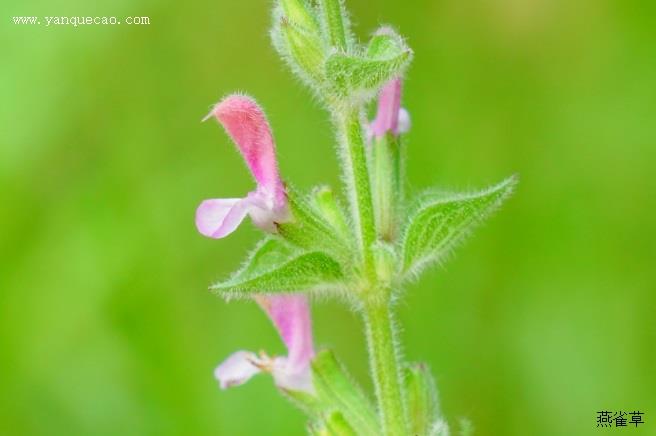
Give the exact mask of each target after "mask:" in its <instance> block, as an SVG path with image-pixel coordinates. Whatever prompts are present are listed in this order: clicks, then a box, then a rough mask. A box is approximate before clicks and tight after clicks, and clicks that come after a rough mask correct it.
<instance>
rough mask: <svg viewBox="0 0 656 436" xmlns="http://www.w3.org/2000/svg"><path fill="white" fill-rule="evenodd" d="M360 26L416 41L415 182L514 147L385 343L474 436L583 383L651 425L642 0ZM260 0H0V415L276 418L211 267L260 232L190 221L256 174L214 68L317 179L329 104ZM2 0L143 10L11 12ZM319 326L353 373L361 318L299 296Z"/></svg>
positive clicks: (580, 431)
mask: <svg viewBox="0 0 656 436" xmlns="http://www.w3.org/2000/svg"><path fill="white" fill-rule="evenodd" d="M347 3H348V5H349V7H350V8H351V11H352V14H353V17H354V21H355V23H356V26H357V27H356V32H357V34H358V35H359V36H361V37H362V38H364V37H366V36H367V35H368V34H369V33H370V32H372V31H373V30H374V29H375V28H376V26H377V25H378V24H381V23H393V24H394V25H396V26H397V27H398V28H399V29H400V31H401V32H402V33H403V34H404V35H406V36H407V37H408V40H409V43H410V45H411V46H412V47H413V48H414V50H415V53H416V59H415V62H414V64H413V66H412V68H411V70H410V71H409V74H408V78H407V86H406V92H405V96H404V105H405V106H406V107H407V108H408V109H409V111H410V113H411V116H412V121H413V127H412V131H411V133H410V134H409V136H408V142H407V146H408V155H409V160H408V165H409V168H408V173H409V179H410V183H411V186H412V190H413V191H415V192H418V191H420V190H421V189H423V188H425V187H429V186H435V185H437V186H443V187H449V188H454V189H455V188H464V189H471V188H476V187H484V186H486V185H488V184H491V183H493V182H495V181H498V180H501V179H502V178H504V177H505V176H507V175H509V174H512V173H518V174H520V176H521V184H520V186H519V189H518V190H517V192H516V195H515V196H514V197H513V198H512V199H511V200H510V201H509V202H508V203H507V205H506V206H505V207H504V208H503V209H502V210H501V211H500V212H499V213H498V214H497V215H496V216H494V217H493V219H492V220H491V221H490V222H489V223H488V224H487V225H486V226H484V227H483V228H482V229H480V230H479V231H478V233H477V234H476V236H475V237H474V238H472V239H471V240H470V241H469V242H468V243H467V244H466V245H464V246H463V247H461V248H460V250H459V251H458V253H457V254H456V255H455V256H454V257H453V258H452V259H450V261H449V262H448V263H447V264H446V265H445V266H444V267H443V268H440V269H436V270H434V271H433V272H431V273H429V274H427V275H426V276H425V277H423V278H422V280H420V281H419V282H417V283H416V284H413V285H412V286H410V287H409V289H408V290H407V300H406V301H405V302H404V303H403V304H402V305H401V307H400V308H399V311H400V313H399V318H400V322H401V323H402V325H403V334H402V336H403V341H404V343H405V349H404V352H405V355H406V356H407V358H408V359H410V360H424V361H426V362H428V363H429V364H430V366H431V368H432V369H433V371H434V373H435V375H436V377H437V380H438V383H439V387H440V391H441V396H442V407H443V409H444V413H445V414H446V416H447V418H449V419H450V420H451V421H452V422H454V423H455V422H457V420H458V419H459V418H460V417H467V418H469V419H470V420H471V421H472V422H473V424H474V425H475V427H476V429H477V434H478V435H527V434H530V435H536V436H540V435H545V436H551V435H595V434H598V433H599V432H600V431H602V430H601V429H597V428H596V427H595V426H596V416H597V411H599V410H611V411H615V410H627V411H629V410H630V411H632V410H640V411H643V412H645V421H646V423H645V424H644V425H643V426H642V427H641V428H638V429H635V428H625V429H612V430H605V431H617V432H620V433H622V434H625V433H626V434H635V435H638V434H652V435H653V434H656V398H655V397H656V350H655V349H654V345H655V344H656V323H655V321H654V314H655V313H656V312H655V310H656V297H655V296H654V291H655V290H656V268H655V267H654V261H655V260H656V202H655V192H656V182H655V180H656V178H654V177H653V175H654V169H655V164H656V151H655V150H656V148H655V145H656V123H655V115H656V56H654V47H655V44H656V30H655V29H656V26H654V21H653V19H654V17H655V16H656V8H655V7H654V2H647V1H645V2H637V1H632V0H627V1H612V0H579V1H576V2H572V1H566V0H488V1H462V0H430V1H428V0H424V1H403V2H401V1H379V2H375V4H374V3H372V2H370V1H367V0H348V2H347ZM269 9H270V1H268V0H266V1H265V0H249V1H241V2H235V1H218V2H217V1H199V0H190V1H185V2H170V1H169V2H155V1H148V0H131V1H108V0H105V1H101V2H93V3H91V2H86V1H82V0H66V1H64V0H55V1H50V2H45V1H37V0H27V1H9V2H6V1H5V2H3V3H2V5H1V6H0V11H1V12H2V14H1V19H2V26H0V40H1V43H0V44H1V45H0V46H1V47H2V59H3V60H2V63H1V64H0V99H1V101H2V103H1V104H0V121H1V124H0V131H1V135H0V200H1V206H0V247H1V249H0V329H1V334H0V433H1V434H3V435H4V434H6V435H117V434H122V435H248V434H267V435H269V434H270V435H292V434H294V435H295V434H303V428H304V421H305V419H304V417H303V416H302V414H301V413H300V412H299V411H297V410H295V409H294V408H293V407H291V406H290V405H289V404H287V403H286V402H285V401H284V400H282V399H281V398H280V397H279V396H278V394H277V393H276V392H275V390H274V389H273V388H272V383H271V380H270V379H269V378H268V377H266V376H261V377H258V378H257V379H255V380H253V381H252V382H250V383H248V384H247V385H245V386H243V387H240V388H238V389H234V390H231V391H227V392H221V391H219V389H218V387H217V385H216V383H215V381H214V380H213V378H212V371H213V368H214V367H215V365H216V364H217V363H218V362H219V361H221V359H223V358H224V357H225V356H227V355H228V354H229V353H231V352H232V351H234V350H236V349H240V348H241V349H248V350H259V349H265V350H268V351H270V352H272V353H282V352H283V348H282V345H281V343H280V341H279V339H278V337H277V336H276V333H275V331H274V330H273V328H272V327H271V326H270V324H269V322H268V320H267V319H266V317H265V316H264V315H263V314H262V313H261V312H260V310H259V309H258V308H257V307H256V306H255V305H254V304H248V303H230V304H226V303H225V302H223V301H221V300H220V299H218V298H217V297H215V296H213V295H211V294H210V293H209V292H208V291H207V290H206V289H207V286H208V284H209V283H211V282H212V281H213V280H215V279H217V278H219V277H223V276H225V275H226V274H228V273H229V272H230V271H232V270H233V269H234V268H235V267H237V266H238V265H239V263H240V261H241V259H242V257H243V256H244V254H245V253H246V252H247V250H248V249H249V248H250V246H252V245H253V244H254V243H255V242H256V240H257V238H258V233H257V232H256V231H255V230H254V229H253V227H252V226H251V225H247V226H244V227H242V228H240V229H239V231H238V232H237V233H236V234H233V235H231V236H230V237H229V238H227V239H224V240H221V241H215V240H210V239H206V238H203V237H201V236H200V235H199V234H197V232H196V230H195V228H194V221H193V216H194V210H195V208H196V206H197V204H198V203H199V202H200V201H201V200H202V199H204V198H208V197H221V196H236V195H241V194H244V193H246V192H247V191H248V190H249V189H251V188H252V185H253V183H252V181H251V180H250V177H249V174H248V172H247V171H246V170H245V167H244V165H243V163H242V162H241V160H240V157H239V155H238V154H237V153H236V152H235V151H234V149H233V146H232V145H231V144H230V142H229V140H228V138H227V137H226V135H225V134H224V133H223V132H222V130H221V129H220V127H219V126H217V125H216V123H212V122H209V123H205V124H201V123H200V122H199V121H200V119H201V118H202V116H203V115H205V113H206V112H207V110H208V109H209V108H210V105H211V104H212V103H214V102H216V101H217V100H218V99H219V98H220V97H221V96H223V95H225V94H226V93H229V92H232V91H235V90H240V91H247V92H248V93H250V94H251V95H253V96H255V97H256V98H257V99H258V100H259V101H260V102H261V104H262V105H263V106H264V107H265V109H266V110H267V113H268V116H269V118H270V121H271V123H272V125H273V128H274V133H275V136H276V139H277V142H278V147H279V155H280V161H281V167H282V171H283V173H284V176H285V178H286V179H287V180H290V181H293V182H294V183H295V184H296V185H298V186H301V187H303V188H310V187H311V186H313V185H315V184H319V183H329V184H332V185H336V184H337V183H338V181H339V178H338V175H337V166H336V159H335V157H334V147H333V141H332V136H331V132H330V126H329V123H328V120H327V117H326V114H325V113H324V111H323V110H322V109H321V108H320V107H319V106H318V104H316V103H315V102H313V101H312V99H311V98H310V97H309V93H308V92H307V91H306V90H305V89H304V88H303V87H302V86H301V85H300V84H299V83H298V82H297V81H296V80H294V79H293V78H292V77H291V75H290V74H289V73H288V71H287V70H286V68H285V67H284V65H283V64H282V63H281V62H280V61H279V60H278V59H277V57H276V55H275V53H274V51H273V49H272V48H271V45H270V42H269V39H268V35H267V29H268V26H269ZM15 15H38V16H54V15H91V16H96V15H109V16H118V17H123V16H127V15H137V16H149V17H150V19H151V25H149V26H127V25H121V26H83V27H78V28H72V27H66V26H59V27H45V26H27V25H24V26H18V25H13V24H11V21H10V17H11V16H15ZM313 311H314V323H315V334H316V341H317V343H318V344H320V345H321V346H328V347H333V348H334V349H335V350H336V351H337V352H338V354H339V355H340V356H341V358H342V359H343V360H344V361H345V362H346V363H347V364H348V366H349V368H350V370H351V372H352V373H353V374H354V376H355V377H357V379H358V380H359V381H361V383H362V384H363V385H364V386H365V387H366V388H367V389H370V388H371V383H370V382H369V381H368V379H367V368H366V356H365V350H364V343H363V339H362V338H361V335H359V334H358V332H359V331H361V326H360V322H359V320H358V319H357V318H356V317H355V316H354V315H352V314H351V313H350V312H349V311H348V310H347V309H346V308H345V307H343V306H341V305H340V304H338V303H331V302H326V301H322V302H317V303H316V304H314V306H313Z"/></svg>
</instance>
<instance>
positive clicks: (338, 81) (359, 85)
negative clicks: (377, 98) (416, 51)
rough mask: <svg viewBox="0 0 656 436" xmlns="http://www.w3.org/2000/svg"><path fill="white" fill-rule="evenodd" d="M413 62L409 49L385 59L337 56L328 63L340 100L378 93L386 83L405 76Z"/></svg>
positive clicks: (329, 76) (328, 69) (334, 88)
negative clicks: (405, 71) (406, 69)
mask: <svg viewBox="0 0 656 436" xmlns="http://www.w3.org/2000/svg"><path fill="white" fill-rule="evenodd" d="M411 59H412V51H411V50H410V49H408V48H405V49H404V50H402V51H400V52H398V53H396V54H395V55H394V56H390V57H385V58H369V57H361V56H353V55H347V54H343V53H334V54H332V55H331V56H329V57H328V59H327V60H326V67H325V68H326V78H327V79H328V80H329V81H330V83H331V85H332V88H333V90H334V91H335V93H336V94H337V95H338V96H340V97H342V98H343V97H350V96H353V95H356V96H358V94H362V93H374V92H376V91H377V90H378V89H379V88H380V87H381V86H382V85H383V84H384V83H385V82H387V81H388V80H390V79H391V78H393V77H396V76H398V75H401V74H402V73H403V71H404V69H405V68H406V67H407V66H408V64H409V63H410V60H411Z"/></svg>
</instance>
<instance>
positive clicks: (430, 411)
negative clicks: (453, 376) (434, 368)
mask: <svg viewBox="0 0 656 436" xmlns="http://www.w3.org/2000/svg"><path fill="white" fill-rule="evenodd" d="M405 389H406V395H407V397H406V399H407V404H408V413H409V415H410V429H411V434H413V435H414V434H416V435H427V434H428V433H429V431H430V428H431V423H432V422H433V421H435V419H436V418H437V417H438V416H439V405H438V399H437V388H436V386H435V380H434V379H433V376H432V375H431V373H430V371H429V370H428V367H427V366H426V365H425V364H423V363H413V364H409V365H408V366H407V368H406V376H405Z"/></svg>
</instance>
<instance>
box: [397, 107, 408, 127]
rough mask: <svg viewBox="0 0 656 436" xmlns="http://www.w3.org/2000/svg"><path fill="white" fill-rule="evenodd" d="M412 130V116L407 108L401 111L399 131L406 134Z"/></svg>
mask: <svg viewBox="0 0 656 436" xmlns="http://www.w3.org/2000/svg"><path fill="white" fill-rule="evenodd" d="M409 130H410V114H409V113H408V111H407V110H405V108H400V109H399V125H398V127H397V131H398V132H399V133H406V132H408V131H409Z"/></svg>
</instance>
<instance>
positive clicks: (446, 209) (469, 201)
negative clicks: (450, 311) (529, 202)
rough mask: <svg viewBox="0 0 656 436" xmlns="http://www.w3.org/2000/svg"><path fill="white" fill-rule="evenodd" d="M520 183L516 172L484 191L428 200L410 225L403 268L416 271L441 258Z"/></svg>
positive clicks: (407, 231)
mask: <svg viewBox="0 0 656 436" xmlns="http://www.w3.org/2000/svg"><path fill="white" fill-rule="evenodd" d="M516 184H517V178H516V177H514V176H513V177H510V178H508V179H506V180H504V181H503V182H501V183H499V184H498V185H496V186H493V187H491V188H489V189H486V190H484V191H481V192H477V193H473V194H459V195H451V196H440V197H438V198H436V199H429V200H428V201H425V202H424V204H422V205H421V206H420V207H419V209H418V210H417V211H416V212H415V214H414V215H413V216H412V217H411V218H410V220H409V221H408V223H409V224H408V225H407V227H406V231H405V235H404V240H403V272H404V273H408V272H410V273H416V272H418V271H419V270H420V269H421V268H422V267H424V266H426V265H427V264H430V263H432V262H436V261H439V260H441V259H442V258H443V257H444V256H445V255H447V254H448V253H449V251H450V250H451V249H452V248H453V247H454V246H455V245H456V244H458V243H459V242H461V241H462V240H463V239H464V237H465V236H467V234H469V233H470V232H471V231H472V230H473V229H474V227H475V226H476V225H477V224H479V223H481V222H482V221H483V220H484V219H485V218H486V217H488V216H489V215H490V214H491V213H492V212H493V211H494V210H495V209H496V208H497V207H498V206H499V205H500V204H501V203H502V202H503V201H504V200H505V199H506V198H507V197H508V196H509V195H510V194H511V193H512V191H513V188H514V187H515V185H516Z"/></svg>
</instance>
